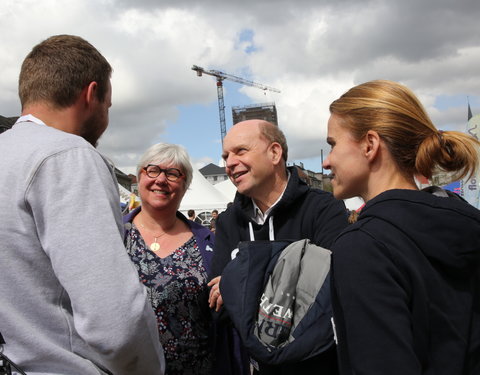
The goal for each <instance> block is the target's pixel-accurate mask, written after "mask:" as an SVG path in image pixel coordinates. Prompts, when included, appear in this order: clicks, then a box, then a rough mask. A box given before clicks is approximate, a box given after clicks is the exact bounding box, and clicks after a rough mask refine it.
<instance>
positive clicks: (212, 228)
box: [210, 210, 218, 231]
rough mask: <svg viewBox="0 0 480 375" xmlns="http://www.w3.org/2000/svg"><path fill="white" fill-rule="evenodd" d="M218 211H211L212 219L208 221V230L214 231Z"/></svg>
mask: <svg viewBox="0 0 480 375" xmlns="http://www.w3.org/2000/svg"><path fill="white" fill-rule="evenodd" d="M217 217H218V210H213V211H212V218H211V219H210V229H211V230H213V231H215V227H216V225H217Z"/></svg>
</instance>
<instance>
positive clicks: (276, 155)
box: [267, 142, 283, 164]
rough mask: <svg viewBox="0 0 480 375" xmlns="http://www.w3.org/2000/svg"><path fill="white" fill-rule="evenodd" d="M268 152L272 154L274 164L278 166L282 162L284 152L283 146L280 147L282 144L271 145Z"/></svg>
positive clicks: (274, 143)
mask: <svg viewBox="0 0 480 375" xmlns="http://www.w3.org/2000/svg"><path fill="white" fill-rule="evenodd" d="M267 152H268V153H269V154H270V157H271V160H272V163H273V164H278V163H279V162H280V161H281V160H282V155H283V150H282V146H280V143H278V142H273V143H272V144H270V146H269V147H268V151H267Z"/></svg>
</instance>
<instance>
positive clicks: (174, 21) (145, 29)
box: [0, 0, 480, 167]
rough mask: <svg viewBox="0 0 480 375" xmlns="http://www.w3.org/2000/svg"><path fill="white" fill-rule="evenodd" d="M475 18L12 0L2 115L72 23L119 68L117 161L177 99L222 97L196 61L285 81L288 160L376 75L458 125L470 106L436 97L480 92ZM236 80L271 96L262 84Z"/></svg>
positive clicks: (429, 9)
mask: <svg viewBox="0 0 480 375" xmlns="http://www.w3.org/2000/svg"><path fill="white" fill-rule="evenodd" d="M66 4H68V5H66ZM479 16H480V3H479V2H478V1H477V0H462V1H457V2H451V1H447V0H425V1H414V0H406V1H401V2H399V1H395V0H384V1H382V0H371V1H364V2H358V1H353V0H352V1H347V0H345V1H335V0H330V1H318V0H316V1H314V0H300V1H295V2H291V1H286V0H285V1H283V0H282V1H273V0H272V1H257V0H255V1H254V0H242V1H233V2H227V1H220V0H205V1H202V2H198V1H187V0H175V1H174V0H164V1H161V2H158V1H154V0H136V1H133V0H104V1H100V2H99V1H95V0H83V1H82V0H77V1H76V0H72V1H69V2H68V3H65V2H62V1H60V0H44V1H42V2H36V1H33V0H23V1H18V0H17V1H13V0H6V1H4V3H3V5H2V10H0V33H1V34H2V35H3V36H4V38H2V39H3V40H2V43H1V45H0V71H1V72H2V79H1V80H0V114H2V115H5V116H13V115H16V114H18V112H19V110H20V108H19V103H18V99H17V97H16V89H17V87H16V85H17V77H18V72H19V68H20V64H21V61H22V60H23V58H24V56H25V55H26V54H27V53H28V52H29V50H30V49H31V47H32V46H33V45H34V44H36V43H38V42H39V41H40V40H42V39H44V38H46V37H48V36H50V35H52V34H59V33H72V34H77V35H81V36H83V37H85V38H86V39H87V40H89V41H91V42H92V43H93V44H94V45H96V46H97V47H98V48H99V49H100V51H101V52H102V53H103V54H104V55H105V56H106V57H107V58H108V59H109V61H110V62H111V63H112V65H113V66H114V75H113V79H112V84H113V89H114V91H113V107H112V109H111V125H110V127H109V129H108V130H107V132H106V133H105V134H104V136H103V137H102V139H101V140H100V149H101V150H102V151H103V152H104V153H105V154H107V155H108V156H110V157H111V158H112V159H113V160H114V161H115V162H116V164H117V165H119V166H120V167H129V166H132V165H135V163H136V160H137V159H138V157H139V155H140V154H141V153H142V152H143V151H144V150H145V149H146V148H147V147H148V146H149V145H150V144H152V143H153V142H158V141H161V140H162V139H163V138H164V134H165V132H166V131H168V130H169V129H170V127H172V126H175V123H176V121H177V120H178V116H179V106H184V107H188V106H189V105H198V104H204V105H206V104H209V103H212V102H216V95H215V92H214V91H213V90H212V87H211V81H210V80H207V79H201V80H200V79H195V76H194V73H193V72H192V71H191V70H190V67H191V65H192V64H198V65H201V66H204V67H206V68H215V69H219V70H223V71H226V72H230V73H232V74H238V75H244V74H247V76H248V78H249V79H252V80H254V81H257V82H263V83H267V84H269V85H271V86H274V87H278V88H280V89H281V90H282V93H281V94H279V95H274V96H273V98H274V100H275V102H276V103H277V110H278V113H279V121H280V125H281V127H282V129H283V130H284V131H285V133H286V135H287V138H288V140H289V144H290V156H291V158H292V159H303V158H308V157H317V156H319V153H320V151H319V150H321V149H324V152H325V150H326V149H327V146H326V145H325V143H324V139H325V135H326V122H327V120H328V105H329V103H330V102H331V101H332V100H334V99H335V98H336V97H338V96H339V95H341V94H342V93H343V92H344V91H345V90H347V89H348V88H349V87H351V86H352V85H354V84H358V83H360V82H364V81H367V80H371V79H377V78H384V79H391V80H396V81H400V82H402V83H404V84H406V85H408V86H409V87H411V88H412V89H413V90H414V91H415V92H416V93H417V94H418V95H419V96H420V97H421V99H422V100H423V101H424V103H425V106H426V108H427V110H428V111H429V113H430V114H431V116H432V118H433V119H434V122H435V123H436V124H437V125H438V126H440V127H447V128H456V129H460V130H462V129H463V127H464V125H465V122H466V115H465V113H466V112H465V105H464V104H462V105H460V104H457V105H455V106H453V107H449V108H437V107H436V98H437V97H439V96H443V97H447V98H448V97H458V96H465V97H466V96H467V95H469V96H470V97H471V98H472V102H473V103H475V102H476V100H477V98H478V97H480V77H479V76H478V73H477V72H478V66H479V62H480V47H479V46H480V43H479V42H480V33H479V32H478V19H479ZM25 25H28V27H25ZM246 31H248V38H243V36H244V35H245V32H246ZM239 90H241V91H242V92H244V93H246V94H247V95H248V96H250V97H251V98H252V101H254V102H255V101H258V102H263V101H265V99H264V97H263V96H262V95H263V93H262V92H260V90H255V89H251V88H250V89H249V88H248V87H243V88H242V87H241V86H239ZM474 110H475V109H474ZM227 115H228V111H227ZM197 122H199V123H201V122H202V120H201V119H198V121H197ZM217 138H218V134H217V133H215V134H212V140H213V139H217ZM199 159H202V160H205V161H208V160H210V161H211V160H212V159H213V160H215V162H216V161H217V159H218V157H217V158H215V157H212V156H210V155H205V157H202V158H199Z"/></svg>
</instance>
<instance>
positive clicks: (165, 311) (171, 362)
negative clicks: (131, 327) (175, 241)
mask: <svg viewBox="0 0 480 375" xmlns="http://www.w3.org/2000/svg"><path fill="white" fill-rule="evenodd" d="M125 226H126V230H127V233H126V237H125V246H126V249H127V252H128V254H129V255H130V258H131V260H132V261H133V263H134V264H135V267H136V269H137V271H138V275H139V277H140V280H141V282H142V283H143V284H144V285H145V286H146V287H147V293H148V297H149V299H150V302H151V304H152V307H153V310H154V312H155V315H156V317H157V324H158V332H159V334H160V341H161V343H162V346H163V350H164V352H165V360H166V372H165V374H166V375H176V374H179V375H180V374H182V375H188V374H195V375H197V374H198V375H203V374H211V371H212V361H213V356H212V353H211V350H210V347H211V346H210V343H209V341H208V333H209V328H210V322H211V318H210V311H209V307H208V287H207V272H206V271H205V267H204V265H203V258H202V256H201V254H200V251H199V249H198V245H197V241H196V240H195V237H194V236H192V237H191V238H190V239H189V240H188V241H187V242H185V243H184V244H183V245H182V246H180V247H179V248H178V249H176V250H175V251H174V252H173V253H172V254H170V255H169V256H167V257H165V258H160V257H158V256H157V255H155V254H154V253H153V252H152V251H151V250H150V249H149V248H148V247H147V246H146V245H145V242H144V240H143V237H142V236H141V234H140V232H139V231H138V229H137V228H136V227H135V225H134V224H132V223H126V224H125Z"/></svg>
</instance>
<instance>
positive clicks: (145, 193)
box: [138, 164, 186, 211]
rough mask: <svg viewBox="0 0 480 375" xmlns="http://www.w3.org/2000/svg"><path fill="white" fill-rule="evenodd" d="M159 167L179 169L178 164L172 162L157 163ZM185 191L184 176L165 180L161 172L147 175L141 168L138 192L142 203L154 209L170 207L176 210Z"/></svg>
mask: <svg viewBox="0 0 480 375" xmlns="http://www.w3.org/2000/svg"><path fill="white" fill-rule="evenodd" d="M159 167H160V168H162V169H168V168H177V169H179V170H180V171H181V169H180V168H179V167H178V166H176V165H173V164H159ZM182 173H183V171H182ZM185 192H186V189H185V176H181V177H180V178H179V179H178V180H177V181H175V182H172V181H169V180H167V177H166V176H165V173H163V172H162V173H160V175H159V176H158V177H156V178H151V177H148V176H147V174H146V172H145V170H143V169H142V171H141V173H140V179H139V181H138V193H139V195H140V199H141V200H142V205H148V206H150V207H151V208H153V209H156V210H162V209H168V208H171V209H172V210H175V211H176V210H177V209H178V207H180V203H181V202H182V199H183V196H184V195H185Z"/></svg>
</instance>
